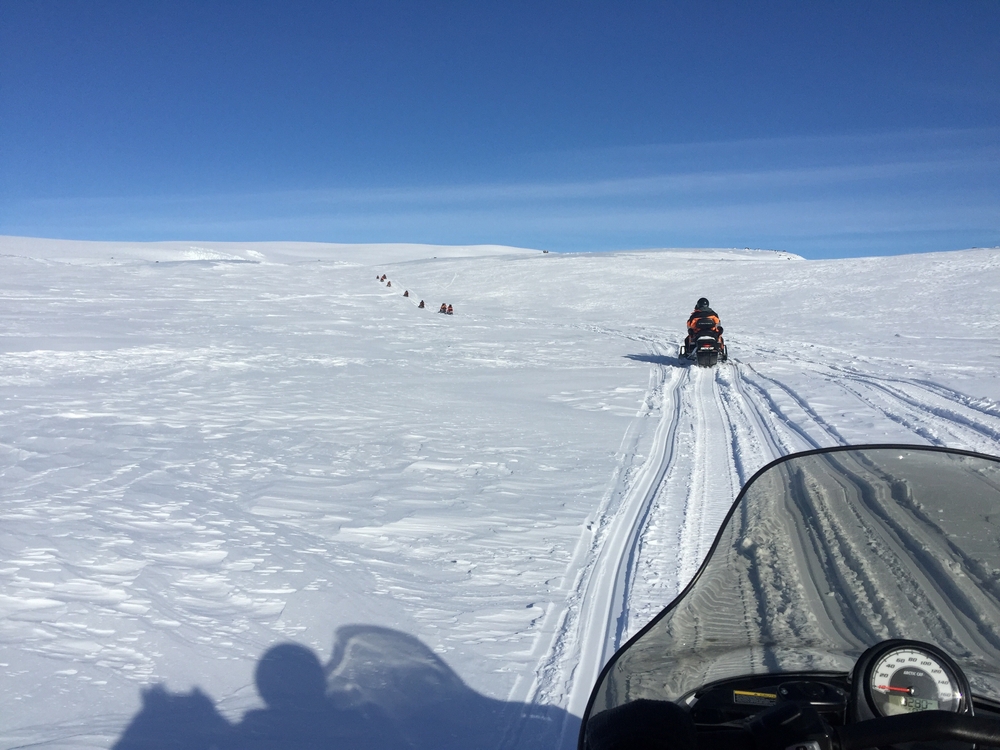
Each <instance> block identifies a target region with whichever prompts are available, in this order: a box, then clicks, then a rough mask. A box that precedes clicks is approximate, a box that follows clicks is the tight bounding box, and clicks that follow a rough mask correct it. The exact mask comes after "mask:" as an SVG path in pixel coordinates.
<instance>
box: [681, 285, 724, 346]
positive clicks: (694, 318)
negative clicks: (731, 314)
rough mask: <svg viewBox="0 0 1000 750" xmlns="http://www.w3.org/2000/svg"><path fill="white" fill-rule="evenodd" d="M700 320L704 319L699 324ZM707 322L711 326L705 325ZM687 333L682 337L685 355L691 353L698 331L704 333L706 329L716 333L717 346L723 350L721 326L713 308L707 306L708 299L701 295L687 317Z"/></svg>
mask: <svg viewBox="0 0 1000 750" xmlns="http://www.w3.org/2000/svg"><path fill="white" fill-rule="evenodd" d="M701 321H705V323H702V324H701V325H699V323H700V322H701ZM707 323H711V326H707V325H706V324H707ZM687 330H688V335H687V338H686V339H684V355H685V356H687V355H688V354H690V353H691V350H692V349H693V348H694V340H695V338H696V337H697V336H698V334H699V333H705V332H706V331H708V332H711V333H713V334H716V338H718V340H719V348H720V349H721V350H722V351H723V352H725V351H726V344H725V342H724V341H723V340H722V326H721V325H720V321H719V316H718V315H717V314H716V312H715V310H713V309H712V308H711V307H709V304H708V299H707V298H706V297H702V298H701V299H699V300H698V302H697V304H695V306H694V312H692V313H691V316H690V317H689V318H688V322H687Z"/></svg>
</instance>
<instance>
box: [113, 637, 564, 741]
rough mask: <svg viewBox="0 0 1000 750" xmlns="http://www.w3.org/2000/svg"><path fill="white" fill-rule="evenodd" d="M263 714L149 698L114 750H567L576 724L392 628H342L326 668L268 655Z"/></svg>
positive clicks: (164, 696)
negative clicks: (465, 671)
mask: <svg viewBox="0 0 1000 750" xmlns="http://www.w3.org/2000/svg"><path fill="white" fill-rule="evenodd" d="M255 681H256V685H257V690H258V692H259V693H260V697H261V698H262V699H263V701H264V703H265V705H266V708H263V709H259V710H253V711H248V712H247V713H246V714H245V715H244V716H243V719H242V720H241V721H240V722H239V723H238V724H231V723H230V722H228V721H227V720H226V719H225V718H224V717H223V716H222V715H221V714H220V713H219V712H218V711H217V710H216V708H215V704H214V703H213V701H212V700H211V699H210V698H209V697H208V696H207V695H205V694H204V693H203V692H201V691H200V690H198V689H195V690H193V691H191V692H190V693H183V694H178V693H170V692H168V691H167V690H166V689H165V688H163V687H162V686H157V687H153V688H151V689H148V690H145V691H143V696H142V698H143V701H142V702H143V706H142V709H141V710H140V711H139V713H138V714H136V716H135V717H134V718H133V719H132V722H131V723H130V724H129V726H128V728H127V729H126V730H125V732H124V733H123V734H122V736H121V737H120V738H119V740H118V742H117V743H115V745H114V748H113V750H140V749H141V750H161V749H162V750H166V749H167V748H170V750H212V748H215V749H216V750H278V749H279V748H281V749H283V750H306V749H309V750H313V749H315V750H335V749H337V748H345V749H347V748H350V749H351V750H389V749H392V750H395V749H396V748H399V749H401V750H411V749H412V750H476V749H477V748H482V749H483V750H486V749H491V750H492V749H494V748H518V749H519V750H520V749H523V750H543V748H544V750H569V748H572V747H574V746H575V744H576V733H577V731H578V729H579V722H580V720H579V718H578V717H575V716H572V715H570V714H568V713H567V712H565V711H563V710H562V709H559V708H554V707H548V706H537V705H529V704H521V703H505V702H504V701H499V700H494V699H492V698H487V697H486V696H484V695H480V694H479V693H477V692H476V691H475V690H473V689H472V688H470V687H468V686H467V685H466V684H465V683H464V682H462V680H461V678H460V677H459V676H458V675H457V674H456V673H455V672H454V671H453V670H452V669H451V668H450V667H449V666H448V665H447V664H446V663H445V662H444V660H443V659H441V658H440V657H439V656H438V655H437V654H435V653H434V652H432V651H431V650H430V649H429V648H428V647H427V646H425V645H424V644H423V643H422V642H421V641H420V640H418V639H417V638H414V637H413V636H410V635H407V634H406V633H401V632H399V631H396V630H390V629H388V628H379V627H371V626H364V625H354V626H348V627H344V628H340V629H339V630H338V631H337V634H336V638H335V643H334V648H333V655H332V657H331V659H330V662H329V663H328V664H327V665H325V666H324V665H323V664H321V663H320V660H319V658H318V657H317V656H316V655H315V654H314V653H313V652H312V651H311V650H309V649H308V648H305V647H303V646H300V645H298V644H293V643H283V644H280V645H277V646H274V647H272V648H270V649H269V650H268V651H267V652H266V653H265V654H264V655H263V656H262V657H261V659H260V662H259V663H258V665H257V670H256V673H255Z"/></svg>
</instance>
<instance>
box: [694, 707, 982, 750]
mask: <svg viewBox="0 0 1000 750" xmlns="http://www.w3.org/2000/svg"><path fill="white" fill-rule="evenodd" d="M762 734H763V735H764V736H762ZM766 735H767V733H766V732H764V733H762V732H761V731H760V730H759V729H758V730H757V731H754V729H751V728H747V729H728V730H724V731H714V732H699V733H698V734H697V750H724V749H725V750H762V748H768V749H769V750H770V748H772V747H773V748H774V750H785V748H786V747H788V746H789V743H788V739H789V738H788V737H787V736H778V737H773V738H771V737H768V736H766ZM772 739H773V742H774V743H775V744H773V745H772V744H771V741H772ZM810 741H812V742H815V743H816V744H815V745H813V746H812V747H815V748H817V750H867V749H868V748H877V747H884V746H888V745H897V744H902V743H905V742H917V741H922V742H946V741H958V742H966V743H971V744H975V745H977V746H978V747H980V748H982V747H1000V721H997V720H996V719H987V718H984V717H980V716H967V715H964V714H955V713H951V712H949V711H920V712H917V713H912V714H904V715H900V716H886V717H881V718H877V719H869V720H868V721H862V722H858V723H857V724H848V725H845V726H840V727H826V731H824V732H821V733H811V734H809V735H807V736H804V737H801V738H799V740H798V741H793V742H792V743H790V744H791V745H795V744H801V745H802V746H804V747H809V745H808V744H806V743H808V742H810ZM691 750H694V748H691Z"/></svg>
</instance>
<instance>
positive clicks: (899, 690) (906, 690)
mask: <svg viewBox="0 0 1000 750" xmlns="http://www.w3.org/2000/svg"><path fill="white" fill-rule="evenodd" d="M878 689H879V690H891V691H892V692H894V693H906V694H907V695H913V688H911V687H895V686H893V685H879V686H878Z"/></svg>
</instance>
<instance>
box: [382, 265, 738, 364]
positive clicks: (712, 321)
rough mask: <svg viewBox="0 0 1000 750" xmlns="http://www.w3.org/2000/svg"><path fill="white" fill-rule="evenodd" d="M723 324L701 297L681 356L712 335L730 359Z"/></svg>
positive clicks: (449, 311) (450, 311) (448, 310)
mask: <svg viewBox="0 0 1000 750" xmlns="http://www.w3.org/2000/svg"><path fill="white" fill-rule="evenodd" d="M375 278H377V279H378V280H379V281H384V282H385V285H386V287H391V286H392V282H391V281H388V280H387V279H386V276H385V274H382V275H381V276H376V277H375ZM403 296H404V297H409V296H410V292H409V290H406V291H404V292H403ZM417 307H418V308H420V309H421V310H423V309H424V308H425V307H426V305H424V301H423V300H420V304H419V305H417ZM438 312H439V313H441V314H442V315H454V314H455V309H454V308H453V307H452V306H451V305H449V304H446V303H444V302H442V303H441V307H440V308H438ZM722 331H723V328H722V325H721V322H720V321H719V316H718V314H717V313H716V312H715V310H713V309H712V308H711V306H710V305H709V303H708V298H707V297H701V298H700V299H699V300H698V302H697V303H695V306H694V312H692V313H691V315H690V316H689V317H688V321H687V337H686V338H685V339H684V348H683V351H682V354H681V356H683V357H686V358H689V359H690V358H693V354H694V350H695V345H696V342H697V340H698V339H699V337H703V336H711V337H712V338H714V339H715V340H716V341H717V342H718V347H719V359H720V360H722V361H723V362H725V361H726V360H727V359H729V355H728V353H727V352H726V342H725V341H724V340H723V338H722Z"/></svg>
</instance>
